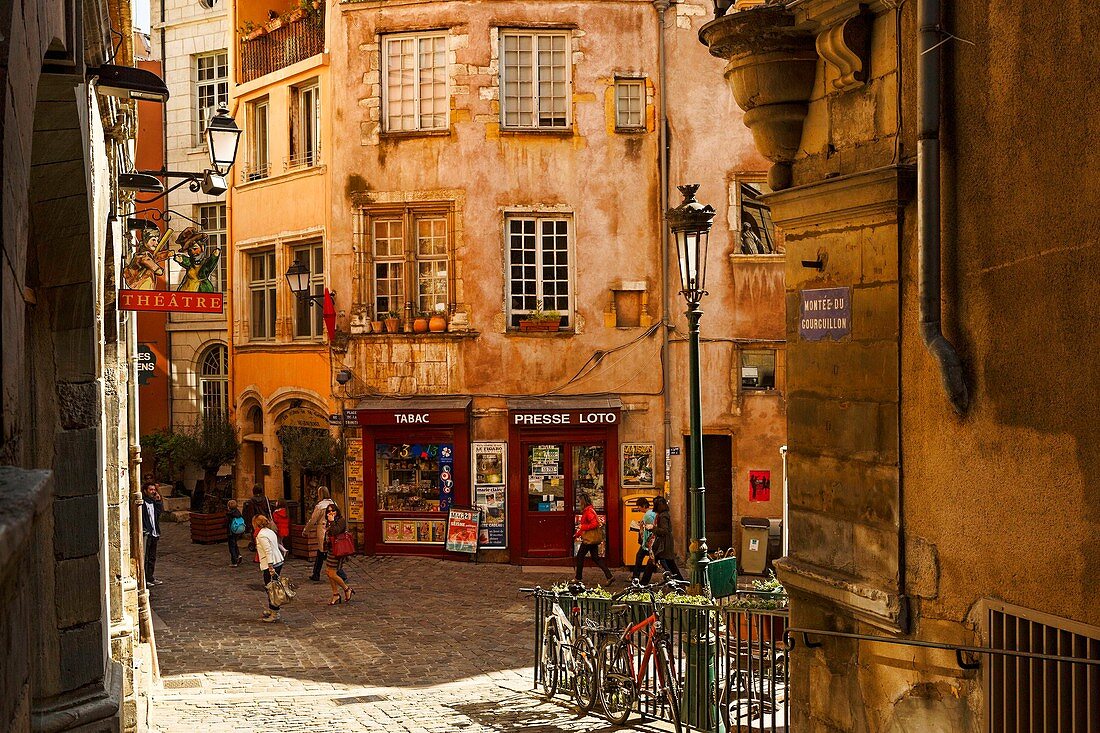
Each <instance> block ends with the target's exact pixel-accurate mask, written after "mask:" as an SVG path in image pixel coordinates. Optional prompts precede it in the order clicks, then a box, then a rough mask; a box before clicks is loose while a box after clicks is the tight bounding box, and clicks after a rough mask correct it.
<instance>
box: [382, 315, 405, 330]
mask: <svg viewBox="0 0 1100 733" xmlns="http://www.w3.org/2000/svg"><path fill="white" fill-rule="evenodd" d="M384 322H385V324H386V333H401V319H399V318H386V319H384Z"/></svg>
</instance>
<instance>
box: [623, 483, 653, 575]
mask: <svg viewBox="0 0 1100 733" xmlns="http://www.w3.org/2000/svg"><path fill="white" fill-rule="evenodd" d="M635 505H636V506H637V507H638V508H639V509H644V510H645V514H644V515H642V520H641V522H639V524H638V527H637V530H636V531H637V532H638V552H637V553H635V555H634V567H633V568H631V571H630V577H631V578H632V579H633V580H638V579H639V578H641V577H642V572H643V571H644V570H645V566H646V560H648V561H649V562H650V563H654V562H656V560H655V559H654V558H653V525H654V523H655V522H656V521H657V512H655V511H653V510H652V509H650V508H649V499H647V498H645V497H644V496H643V497H641V498H640V499H638V501H637V502H635Z"/></svg>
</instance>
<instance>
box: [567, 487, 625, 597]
mask: <svg viewBox="0 0 1100 733" xmlns="http://www.w3.org/2000/svg"><path fill="white" fill-rule="evenodd" d="M581 506H582V507H584V508H583V509H582V511H581V523H580V527H578V528H577V532H576V534H574V535H573V539H579V540H580V541H581V546H580V548H579V549H578V550H577V577H576V580H577V582H578V583H579V582H580V581H581V574H582V573H583V572H584V556H585V554H586V553H587V554H590V555H592V561H593V562H595V563H596V566H597V567H599V569H600V570H602V571H603V574H604V577H606V578H607V583H608V584H609V585H610V584H611V583H612V582H613V581H614V580H615V577H614V576H613V575H612V574H611V569H610V568H609V567H607V560H605V559H603V558H602V557H600V543H601V542H603V527H602V526H600V516H599V515H598V514H596V508H595V507H594V506H592V499H591V497H589V496H588V494H581Z"/></svg>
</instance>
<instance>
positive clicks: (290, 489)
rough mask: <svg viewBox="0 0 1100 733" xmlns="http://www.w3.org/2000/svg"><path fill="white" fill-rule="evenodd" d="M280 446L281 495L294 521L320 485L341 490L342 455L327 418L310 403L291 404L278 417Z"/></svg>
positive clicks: (303, 514) (303, 513) (300, 518)
mask: <svg viewBox="0 0 1100 733" xmlns="http://www.w3.org/2000/svg"><path fill="white" fill-rule="evenodd" d="M276 422H277V424H278V428H277V430H276V431H275V435H276V437H277V438H278V439H279V445H280V448H281V449H282V465H283V499H284V500H285V501H286V502H287V504H288V506H289V507H290V509H291V517H292V519H293V520H294V521H296V522H299V523H302V522H305V520H306V513H307V511H308V509H309V507H311V506H312V505H313V503H314V502H315V501H316V491H317V488H318V487H319V486H326V487H328V488H329V489H330V490H334V491H337V492H340V491H342V490H343V489H342V487H343V477H344V472H343V455H342V452H341V450H340V444H339V441H338V440H337V439H336V438H334V437H333V435H332V430H331V428H330V427H329V424H328V420H327V419H326V417H325V416H324V415H323V414H322V413H321V412H320V410H318V409H316V408H313V407H302V406H299V407H292V408H290V409H289V410H287V411H286V412H284V413H282V414H281V415H280V416H279V417H278V419H277V421H276Z"/></svg>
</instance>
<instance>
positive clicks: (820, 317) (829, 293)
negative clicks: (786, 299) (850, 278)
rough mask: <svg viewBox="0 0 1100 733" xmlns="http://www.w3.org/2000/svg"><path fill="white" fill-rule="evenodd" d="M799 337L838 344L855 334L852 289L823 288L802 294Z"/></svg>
mask: <svg viewBox="0 0 1100 733" xmlns="http://www.w3.org/2000/svg"><path fill="white" fill-rule="evenodd" d="M800 295H801V301H802V302H801V305H800V307H799V309H798V335H799V336H801V337H802V339H803V340H805V341H822V340H824V339H829V340H832V341H839V340H840V339H841V338H843V337H844V336H847V335H848V334H850V333H851V332H852V289H851V288H820V289H817V290H803V291H801V292H800Z"/></svg>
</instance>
